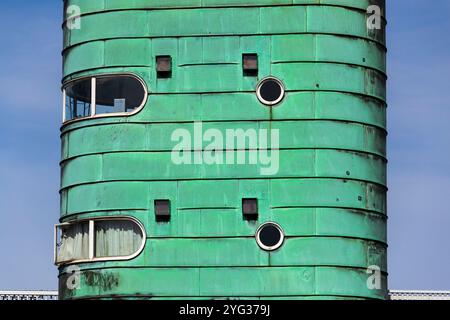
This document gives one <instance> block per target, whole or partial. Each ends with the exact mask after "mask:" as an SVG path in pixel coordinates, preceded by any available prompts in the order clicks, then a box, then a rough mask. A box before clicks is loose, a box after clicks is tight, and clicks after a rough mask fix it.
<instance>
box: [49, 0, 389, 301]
mask: <svg viewBox="0 0 450 320" xmlns="http://www.w3.org/2000/svg"><path fill="white" fill-rule="evenodd" d="M369 6H377V7H380V8H381V11H382V14H383V13H384V1H381V0H378V1H375V0H321V1H317V0H253V1H248V0H183V1H178V0H96V1H92V0H66V1H65V9H66V13H67V14H66V21H65V23H64V51H63V58H64V74H63V80H62V82H63V94H64V112H63V113H64V119H63V125H62V128H61V140H62V161H61V192H60V193H61V219H60V224H59V225H58V226H57V227H56V228H55V231H56V232H55V235H56V236H55V238H56V246H55V261H56V263H57V264H58V266H59V272H60V275H59V282H60V298H61V299H80V298H106V299H108V298H124V299H127V298H130V299H133V298H139V299H169V298H181V299H218V298H221V299H222V298H229V299H259V298H261V299H285V298H288V299H340V298H349V299H358V298H362V299H384V298H386V296H387V267H386V249H387V244H386V219H387V217H386V191H387V188H386V102H385V92H386V88H385V83H386V74H385V69H386V66H385V55H386V48H385V28H384V25H385V19H384V16H383V17H382V18H381V28H369V27H368V18H370V17H369V15H368V13H367V8H368V7H369ZM78 13H79V14H80V16H79V17H78Z"/></svg>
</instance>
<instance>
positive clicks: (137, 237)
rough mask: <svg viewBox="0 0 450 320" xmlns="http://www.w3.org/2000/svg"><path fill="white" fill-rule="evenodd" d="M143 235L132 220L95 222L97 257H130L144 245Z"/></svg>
mask: <svg viewBox="0 0 450 320" xmlns="http://www.w3.org/2000/svg"><path fill="white" fill-rule="evenodd" d="M142 241H143V234H142V231H141V229H140V228H139V226H138V225H137V224H136V223H134V222H133V221H131V220H110V221H106V220H99V221H95V257H97V258H101V257H119V256H130V255H132V254H134V253H136V251H138V250H139V248H140V247H141V245H142Z"/></svg>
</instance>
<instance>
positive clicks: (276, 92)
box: [256, 77, 284, 106]
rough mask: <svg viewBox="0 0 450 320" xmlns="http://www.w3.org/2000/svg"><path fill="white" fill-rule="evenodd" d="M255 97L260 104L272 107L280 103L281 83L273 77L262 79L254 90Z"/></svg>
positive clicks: (282, 90) (282, 93)
mask: <svg viewBox="0 0 450 320" xmlns="http://www.w3.org/2000/svg"><path fill="white" fill-rule="evenodd" d="M256 95H257V96H258V100H259V101H261V103H263V104H265V105H268V106H274V105H276V104H278V103H280V102H281V101H282V100H283V98H284V86H283V83H282V82H281V81H280V80H279V79H277V78H273V77H268V78H265V79H262V80H261V81H260V83H259V84H258V87H257V88H256Z"/></svg>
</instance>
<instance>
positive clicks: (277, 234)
mask: <svg viewBox="0 0 450 320" xmlns="http://www.w3.org/2000/svg"><path fill="white" fill-rule="evenodd" d="M256 242H257V243H258V246H260V248H261V249H263V250H266V251H273V250H276V249H278V248H279V247H281V245H282V244H283V242H284V233H283V230H282V229H281V227H280V226H279V225H278V224H276V223H274V222H267V223H264V224H262V225H261V226H260V227H259V228H258V230H257V231H256Z"/></svg>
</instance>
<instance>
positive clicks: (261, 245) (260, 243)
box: [255, 221, 285, 251]
mask: <svg viewBox="0 0 450 320" xmlns="http://www.w3.org/2000/svg"><path fill="white" fill-rule="evenodd" d="M267 226H273V227H275V228H276V229H277V230H278V232H279V233H280V240H279V241H278V242H277V243H276V244H275V245H272V246H267V245H265V244H264V243H262V241H261V239H260V234H261V231H262V230H263V229H264V228H265V227H267ZM255 239H256V243H257V244H258V246H259V247H260V248H261V249H263V250H264V251H275V250H277V249H279V248H280V247H281V246H282V245H283V243H284V239H285V234H284V231H283V228H281V226H280V225H279V224H278V223H276V222H272V221H270V222H265V223H263V224H261V225H260V226H259V227H258V229H257V230H256V233H255Z"/></svg>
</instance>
